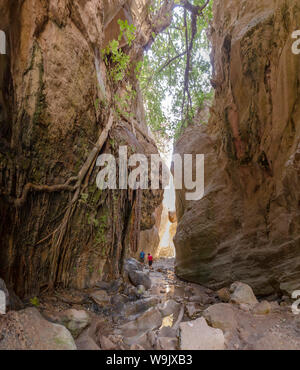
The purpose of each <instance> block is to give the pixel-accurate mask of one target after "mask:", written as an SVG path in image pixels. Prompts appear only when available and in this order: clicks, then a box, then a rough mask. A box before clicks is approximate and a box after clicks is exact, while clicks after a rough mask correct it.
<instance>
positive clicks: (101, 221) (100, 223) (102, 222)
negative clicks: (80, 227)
mask: <svg viewBox="0 0 300 370" xmlns="http://www.w3.org/2000/svg"><path fill="white" fill-rule="evenodd" d="M107 220H108V218H107V215H103V216H101V217H99V218H94V217H91V216H89V217H88V224H89V225H93V226H94V228H95V230H96V235H95V240H96V242H97V243H99V244H101V243H102V244H103V243H105V242H106V236H105V232H106V229H107Z"/></svg>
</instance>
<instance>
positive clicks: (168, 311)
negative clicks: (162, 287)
mask: <svg viewBox="0 0 300 370" xmlns="http://www.w3.org/2000/svg"><path fill="white" fill-rule="evenodd" d="M180 307H181V305H180V303H177V302H176V301H174V300H173V299H169V300H168V301H166V302H164V303H162V304H160V305H159V306H158V309H159V311H160V313H161V315H162V316H163V317H166V316H170V315H172V314H173V315H174V317H175V318H176V317H177V316H178V313H179V311H180Z"/></svg>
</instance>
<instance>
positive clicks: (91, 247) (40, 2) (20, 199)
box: [0, 0, 163, 296]
mask: <svg viewBox="0 0 300 370" xmlns="http://www.w3.org/2000/svg"><path fill="white" fill-rule="evenodd" d="M118 19H122V20H125V19H127V20H128V23H134V24H135V25H136V26H137V27H138V29H139V32H138V38H139V39H138V40H137V42H136V43H135V46H134V47H131V48H130V47H128V45H126V42H123V41H124V40H121V42H122V43H123V44H122V46H124V48H125V49H124V50H125V52H126V53H128V54H129V55H130V57H131V60H132V61H138V60H140V58H141V56H142V47H137V46H136V45H139V46H143V45H144V44H146V43H147V42H148V40H149V36H147V32H148V34H149V32H150V31H149V29H148V28H147V27H148V26H147V25H148V23H147V8H146V2H145V1H135V2H132V1H120V0H116V1H106V0H105V1H98V0H88V1H80V0H78V1H69V0H60V1H52V0H51V1H44V0H24V1H17V0H10V1H5V0H1V1H0V25H1V29H2V30H3V31H4V32H5V33H6V38H7V55H5V56H3V55H1V64H0V68H1V71H0V72H1V73H0V80H1V81H0V84H1V95H0V104H1V112H0V113H1V117H0V121H1V127H0V137H1V139H0V159H1V163H0V187H1V196H0V215H1V226H0V276H1V277H2V278H3V279H4V280H5V281H6V283H7V284H9V285H12V286H13V287H14V288H15V290H16V292H17V293H18V294H19V295H20V296H24V295H30V294H38V293H39V292H40V290H41V289H44V288H45V289H47V288H48V287H53V286H57V285H62V286H74V287H78V288H81V287H86V286H89V285H91V284H93V283H94V282H95V281H97V280H100V279H105V278H110V277H111V278H112V277H117V276H118V275H119V274H120V272H121V270H122V263H123V262H122V261H123V259H124V257H125V256H126V255H128V254H131V253H135V251H136V248H137V246H138V244H139V231H140V229H151V228H152V227H153V226H154V223H155V220H153V218H152V213H153V212H154V210H155V209H156V208H158V207H159V205H160V203H161V201H162V195H163V194H162V192H161V191H156V192H151V191H143V193H141V192H140V191H131V190H122V191H119V190H115V191H101V190H99V189H98V188H97V187H96V176H97V168H95V163H92V165H91V166H90V168H89V169H88V171H87V173H86V176H85V177H84V179H83V181H82V183H81V184H80V194H79V196H78V198H77V200H76V202H73V203H72V199H74V198H73V197H74V193H75V194H77V189H76V190H75V188H74V184H75V183H76V177H77V176H78V174H79V172H80V170H82V168H83V166H84V164H85V163H86V160H87V158H88V157H89V154H90V153H91V151H93V150H94V149H95V143H96V142H97V140H98V138H99V135H100V134H101V132H103V131H104V130H105V127H106V125H107V123H108V122H109V107H107V105H108V104H107V102H109V101H110V99H111V97H112V96H113V94H115V93H116V91H115V90H114V87H113V86H111V84H110V82H109V78H108V76H109V68H107V66H106V65H105V64H104V62H103V61H102V58H101V50H102V49H103V48H104V47H105V46H107V44H108V42H109V41H111V40H113V39H115V38H118V35H119V32H120V28H119V25H118V23H117V21H118ZM150 34H151V32H150ZM128 82H130V83H131V84H132V85H133V86H134V87H135V89H136V90H137V96H136V98H135V99H134V100H133V101H132V102H131V106H129V107H128V110H129V111H130V112H131V113H132V115H133V116H134V123H130V122H128V121H127V120H125V119H114V124H113V128H112V130H111V131H110V133H109V137H108V139H107V140H106V141H105V143H104V146H103V147H102V152H103V153H113V154H116V153H117V149H118V146H119V145H127V146H128V148H129V149H130V151H131V152H132V153H134V152H139V153H145V154H150V153H157V148H156V145H155V143H154V142H153V140H152V139H151V138H150V137H149V135H148V131H147V127H146V126H145V122H144V113H143V104H142V101H141V97H140V94H139V88H138V82H137V81H136V78H135V76H134V75H132V76H129V77H128V78H127V80H126V81H125V80H124V81H122V83H123V85H122V84H121V86H120V87H119V91H121V93H122V89H124V86H125V85H126V83H128ZM129 155H130V153H129ZM74 179H75V183H74ZM66 214H67V215H68V217H66Z"/></svg>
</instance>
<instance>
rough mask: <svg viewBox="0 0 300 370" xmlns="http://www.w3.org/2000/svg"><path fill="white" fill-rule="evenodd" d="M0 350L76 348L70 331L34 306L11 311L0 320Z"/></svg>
mask: <svg viewBox="0 0 300 370" xmlns="http://www.w3.org/2000/svg"><path fill="white" fill-rule="evenodd" d="M0 337H1V338H2V340H1V341H0V350H76V345H75V342H74V339H73V337H72V335H71V333H70V332H69V331H68V330H67V329H66V328H65V327H64V326H63V325H58V324H53V323H51V322H49V321H47V320H46V319H44V318H43V317H42V315H41V314H40V313H39V311H38V310H37V309H36V308H34V307H30V308H26V309H25V310H21V311H17V312H16V311H11V312H9V313H8V314H7V315H6V316H5V317H4V318H3V319H2V320H0Z"/></svg>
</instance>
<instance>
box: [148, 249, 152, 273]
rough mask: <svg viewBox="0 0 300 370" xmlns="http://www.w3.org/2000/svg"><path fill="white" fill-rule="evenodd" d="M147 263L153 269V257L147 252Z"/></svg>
mask: <svg viewBox="0 0 300 370" xmlns="http://www.w3.org/2000/svg"><path fill="white" fill-rule="evenodd" d="M148 264H149V267H150V269H151V270H152V269H153V267H152V264H153V257H152V255H151V254H150V253H148Z"/></svg>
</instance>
